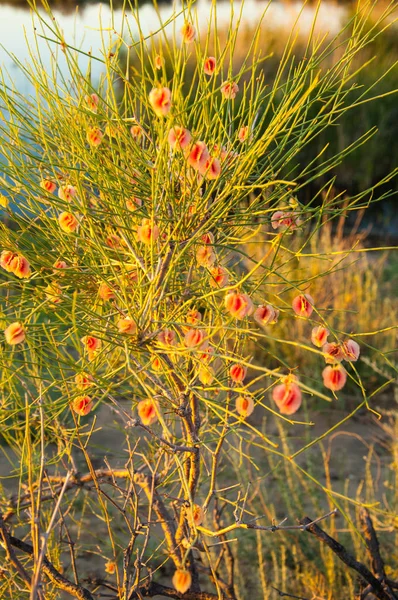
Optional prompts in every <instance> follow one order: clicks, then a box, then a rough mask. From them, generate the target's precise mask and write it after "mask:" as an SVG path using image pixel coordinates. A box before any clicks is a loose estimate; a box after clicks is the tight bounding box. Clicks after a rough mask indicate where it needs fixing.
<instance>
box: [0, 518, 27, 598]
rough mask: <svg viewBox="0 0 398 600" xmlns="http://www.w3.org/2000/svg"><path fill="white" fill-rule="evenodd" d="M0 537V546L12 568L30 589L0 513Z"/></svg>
mask: <svg viewBox="0 0 398 600" xmlns="http://www.w3.org/2000/svg"><path fill="white" fill-rule="evenodd" d="M0 537H1V539H2V546H3V547H4V549H5V551H6V556H7V559H8V560H9V562H10V563H11V564H12V566H13V567H14V569H15V570H16V571H17V573H18V574H19V576H20V577H21V579H22V580H23V581H24V582H25V583H26V585H27V587H28V589H30V587H31V583H30V577H29V575H28V574H27V572H26V571H25V569H24V567H23V566H22V565H21V563H20V562H19V560H18V557H17V556H16V554H15V552H14V549H13V547H12V543H11V540H10V535H9V533H8V531H7V528H6V526H5V524H4V520H3V517H2V516H1V515H0Z"/></svg>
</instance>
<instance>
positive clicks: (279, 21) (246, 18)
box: [0, 0, 345, 94]
mask: <svg viewBox="0 0 398 600" xmlns="http://www.w3.org/2000/svg"><path fill="white" fill-rule="evenodd" d="M267 5H268V2H265V1H262V0H259V1H255V0H247V1H246V2H245V3H244V7H243V22H248V23H249V24H251V25H254V24H256V23H257V22H258V20H259V18H260V17H261V15H262V13H263V12H264V10H265V9H266V7H267ZM196 7H197V13H198V21H199V25H200V28H201V29H205V28H206V27H207V24H208V19H209V14H210V10H211V3H210V2H208V1H207V0H199V1H198V2H197V4H196ZM231 7H232V9H233V11H234V14H235V15H238V14H239V12H240V7H241V5H240V3H239V2H233V3H230V2H217V14H218V23H219V26H220V27H222V26H223V25H225V26H226V25H228V23H229V21H230V18H231ZM66 10H67V11H69V12H65V10H59V9H54V11H53V14H54V16H55V18H56V20H57V22H58V23H59V25H60V27H61V28H62V30H63V32H64V36H65V40H66V42H67V43H68V44H70V45H73V46H75V47H76V46H77V47H79V48H82V49H83V50H85V51H88V50H91V52H92V54H93V55H94V56H95V55H97V56H98V55H100V54H101V33H102V34H103V35H105V36H107V37H109V35H110V34H109V32H108V31H106V30H107V29H108V28H111V29H112V28H113V29H115V30H116V31H121V27H122V22H123V19H124V17H123V13H122V10H121V9H116V10H115V11H114V13H113V15H111V11H110V8H109V6H106V5H99V4H90V5H86V6H84V7H82V8H79V9H76V10H73V9H71V8H70V7H68V8H67V9H66ZM179 10H180V6H178V5H176V6H175V7H173V6H172V5H171V4H168V5H162V6H161V7H160V13H161V18H162V20H163V21H166V20H167V19H170V18H171V17H172V16H173V14H176V13H177V12H179ZM300 11H301V16H300V19H299V25H298V26H299V29H300V32H302V33H303V34H305V33H308V31H309V30H310V28H311V26H312V21H313V18H314V9H313V8H312V7H310V6H307V7H304V9H303V7H302V3H301V2H294V3H289V5H285V4H284V3H282V2H278V1H277V0H275V1H274V2H272V3H271V5H270V6H269V8H268V10H267V13H266V18H265V23H266V25H267V27H269V28H271V29H278V28H283V29H284V30H286V29H289V28H290V27H292V26H293V24H294V23H295V21H296V19H297V18H298V15H299V14H300ZM344 15H345V9H344V8H342V7H338V6H336V5H335V4H334V3H332V2H330V3H329V2H323V3H322V6H321V10H320V12H319V15H318V20H317V27H318V29H319V30H320V31H322V32H326V31H329V32H331V33H336V32H337V31H338V30H339V28H340V27H341V25H342V23H343V21H344ZM139 16H140V22H141V27H142V30H143V32H144V34H149V33H150V32H153V31H155V30H156V29H157V28H158V27H159V20H158V16H157V15H156V12H155V10H154V8H153V6H152V5H151V4H144V5H143V6H141V8H140V9H139ZM127 19H128V21H129V23H130V27H131V30H132V31H133V33H136V32H137V26H136V24H135V22H134V19H133V18H132V16H131V14H130V15H129V12H128V11H127ZM48 20H49V22H50V19H48ZM112 20H113V22H112ZM37 21H38V19H37V18H36V17H32V15H31V13H30V10H29V9H28V8H21V7H14V6H8V5H0V42H1V47H0V65H1V66H2V67H3V68H4V69H5V70H6V71H7V72H8V73H9V75H10V77H11V79H12V81H13V83H14V85H15V86H16V88H17V89H18V91H20V92H21V93H24V94H25V93H26V94H27V93H29V91H30V90H31V88H30V85H29V83H28V82H27V81H26V79H25V78H24V76H23V75H22V74H21V72H20V70H19V69H18V68H17V67H16V65H15V63H14V62H13V60H12V58H11V57H10V56H9V54H11V55H14V56H15V57H16V58H17V59H18V60H19V61H21V62H25V61H29V60H30V57H29V49H28V44H31V45H32V44H33V41H34V33H33V27H34V26H36V27H38V28H39V24H38V22H37ZM183 21H184V18H183V16H182V15H180V16H179V17H178V18H177V19H176V27H177V28H180V27H181V25H182V23H183ZM101 30H102V31H101ZM47 35H49V34H48V32H47ZM49 37H54V36H52V35H51V34H50V35H49ZM40 48H41V49H40V55H41V58H42V60H43V64H44V66H45V67H48V68H49V67H50V51H49V49H48V48H46V45H45V42H44V41H42V42H41V43H40ZM87 60H88V59H85V58H84V57H81V66H82V68H83V69H84V67H85V66H86V63H87ZM64 64H65V58H64V57H63V56H62V55H61V53H60V57H59V66H60V67H61V69H62V68H63V65H64ZM92 66H93V69H94V72H93V76H94V79H95V76H98V75H99V73H100V70H101V65H100V63H95V62H93V65H92Z"/></svg>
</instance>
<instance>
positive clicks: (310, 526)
mask: <svg viewBox="0 0 398 600" xmlns="http://www.w3.org/2000/svg"><path fill="white" fill-rule="evenodd" d="M300 523H301V524H302V525H305V526H306V530H307V531H308V532H309V533H311V534H312V535H314V536H315V537H316V538H318V540H319V541H321V542H322V543H323V544H325V545H326V546H328V547H329V548H330V549H331V550H332V551H333V552H334V553H335V554H336V555H337V556H338V557H339V558H340V560H342V561H343V562H344V563H345V564H346V565H348V566H349V567H350V568H351V569H354V571H356V572H357V573H359V575H361V577H362V578H363V579H364V580H365V581H366V582H367V583H368V584H369V585H371V586H372V588H373V593H374V595H375V596H376V597H377V598H379V600H394V599H395V598H396V596H394V595H391V593H389V591H388V590H386V589H385V588H384V587H383V584H382V582H381V581H379V580H378V579H377V578H376V577H375V576H374V575H373V573H371V571H369V569H368V568H367V567H366V566H365V565H364V564H362V563H360V562H359V561H357V560H356V558H354V556H352V555H351V554H350V553H349V552H347V550H346V549H345V548H344V546H342V545H341V544H340V543H339V542H337V541H336V540H335V539H333V538H332V537H330V535H328V534H327V533H326V532H325V531H323V529H321V528H320V527H318V525H316V524H315V523H314V522H313V521H311V519H310V518H309V517H304V518H303V519H301V521H300Z"/></svg>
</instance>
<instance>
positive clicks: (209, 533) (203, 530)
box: [196, 509, 338, 537]
mask: <svg viewBox="0 0 398 600" xmlns="http://www.w3.org/2000/svg"><path fill="white" fill-rule="evenodd" d="M337 512H338V511H337V509H334V510H332V511H330V512H329V513H327V514H326V515H323V516H322V517H318V518H317V519H315V520H314V521H309V522H308V523H302V522H301V523H302V524H301V525H283V523H285V521H286V519H283V521H281V523H279V524H278V525H266V526H263V525H254V524H253V523H244V522H243V521H237V522H236V523H234V524H232V525H228V526H227V527H224V528H223V529H220V530H219V531H211V530H210V529H206V528H205V527H201V526H199V525H198V526H197V527H196V529H197V530H198V531H200V532H201V533H203V534H204V535H207V536H209V537H219V536H221V535H224V534H225V533H229V532H230V531H234V530H235V529H257V530H258V531H272V532H275V531H280V530H283V531H293V530H296V531H305V530H306V529H309V527H310V525H314V524H315V523H319V521H323V519H327V518H328V517H331V516H333V515H336V514H337Z"/></svg>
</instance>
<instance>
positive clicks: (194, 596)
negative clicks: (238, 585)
mask: <svg viewBox="0 0 398 600" xmlns="http://www.w3.org/2000/svg"><path fill="white" fill-rule="evenodd" d="M154 596H164V597H165V598H175V599H176V600H220V597H219V596H216V595H215V594H211V593H209V592H185V594H180V592H176V590H175V589H173V588H170V587H166V586H164V585H161V584H159V583H155V582H154V581H150V582H148V583H147V584H146V585H144V586H141V587H140V588H139V589H138V590H132V592H131V594H130V596H129V600H139V599H140V598H142V597H144V598H148V597H149V598H152V597H154ZM222 600H231V599H230V598H227V597H224V598H223V599H222Z"/></svg>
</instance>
